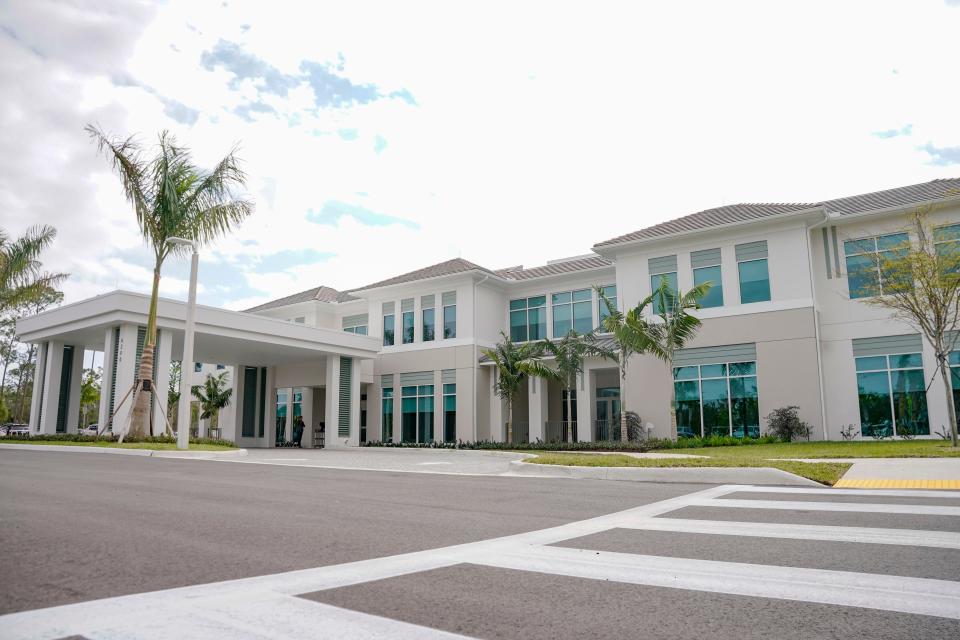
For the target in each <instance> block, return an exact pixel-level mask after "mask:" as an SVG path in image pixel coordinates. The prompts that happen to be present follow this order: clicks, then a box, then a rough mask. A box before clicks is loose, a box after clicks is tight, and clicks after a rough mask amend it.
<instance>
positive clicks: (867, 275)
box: [843, 233, 910, 298]
mask: <svg viewBox="0 0 960 640" xmlns="http://www.w3.org/2000/svg"><path fill="white" fill-rule="evenodd" d="M909 241H910V238H909V236H908V235H907V234H905V233H892V234H889V235H885V236H877V237H875V238H862V239H860V240H847V241H845V242H844V243H843V253H844V255H845V256H846V263H847V284H848V286H849V288H850V297H851V298H867V297H870V296H880V295H883V286H884V282H883V277H882V274H881V273H880V264H879V262H878V260H879V258H882V257H893V256H894V255H895V253H896V252H897V251H898V250H900V249H901V248H902V247H903V246H904V245H905V244H907V243H908V242H909Z"/></svg>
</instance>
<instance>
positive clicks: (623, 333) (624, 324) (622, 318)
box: [596, 287, 649, 442]
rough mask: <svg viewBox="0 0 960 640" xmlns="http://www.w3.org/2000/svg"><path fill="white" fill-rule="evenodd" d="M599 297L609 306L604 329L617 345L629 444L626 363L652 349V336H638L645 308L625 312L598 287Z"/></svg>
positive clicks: (623, 422) (622, 419) (622, 438)
mask: <svg viewBox="0 0 960 640" xmlns="http://www.w3.org/2000/svg"><path fill="white" fill-rule="evenodd" d="M596 289H597V294H598V295H599V296H600V300H601V301H602V302H603V304H604V305H606V307H607V314H608V315H607V317H606V318H604V319H603V330H604V331H606V332H607V333H609V334H610V335H611V336H612V337H613V340H614V343H615V344H616V345H617V348H616V349H615V350H614V351H613V355H614V357H613V358H611V359H613V360H615V361H616V363H617V368H618V369H619V371H620V441H621V442H626V441H627V439H628V437H629V428H628V425H627V418H628V412H627V404H626V399H627V393H626V389H627V364H628V363H629V362H630V358H631V357H632V356H634V355H637V354H642V353H646V352H647V351H648V350H649V337H648V336H647V335H646V334H644V333H642V332H639V333H638V331H637V330H638V328H642V327H643V324H642V323H641V322H640V321H641V320H642V317H643V316H642V314H643V309H642V308H641V307H635V308H633V309H630V310H629V311H627V312H626V313H623V312H622V311H620V310H619V309H617V307H616V305H615V304H613V302H612V301H611V300H610V299H609V298H607V296H606V295H604V293H603V289H602V288H601V287H597V288H596Z"/></svg>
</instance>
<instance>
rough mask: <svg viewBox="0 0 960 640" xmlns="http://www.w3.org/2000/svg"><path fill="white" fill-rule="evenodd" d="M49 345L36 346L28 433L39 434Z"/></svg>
mask: <svg viewBox="0 0 960 640" xmlns="http://www.w3.org/2000/svg"><path fill="white" fill-rule="evenodd" d="M49 351H50V343H48V342H41V343H39V344H37V362H36V369H35V370H34V373H33V394H32V395H31V397H30V433H40V426H41V425H40V418H41V417H42V416H41V415H40V407H41V406H42V405H43V381H44V380H45V379H46V375H47V357H48V353H49Z"/></svg>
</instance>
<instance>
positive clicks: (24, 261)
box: [0, 225, 67, 313]
mask: <svg viewBox="0 0 960 640" xmlns="http://www.w3.org/2000/svg"><path fill="white" fill-rule="evenodd" d="M56 237H57V230H56V229H54V228H53V227H51V226H48V225H38V226H34V227H30V228H29V229H27V230H26V232H25V233H24V234H23V235H22V236H20V237H19V238H17V239H16V240H13V239H11V238H10V236H9V234H8V233H7V232H6V231H4V230H3V229H0V313H6V312H9V311H10V310H12V309H14V308H16V307H19V306H22V305H29V304H30V303H33V302H35V301H37V300H39V299H41V298H43V297H44V296H49V294H50V292H51V291H53V290H54V289H55V288H56V286H57V285H58V284H60V282H61V281H63V279H64V278H66V277H67V275H66V274H64V273H47V272H45V271H43V270H42V264H41V263H40V254H41V253H43V251H44V250H45V249H47V248H48V247H49V246H50V245H51V244H52V243H53V240H54V238H56Z"/></svg>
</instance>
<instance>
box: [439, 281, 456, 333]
mask: <svg viewBox="0 0 960 640" xmlns="http://www.w3.org/2000/svg"><path fill="white" fill-rule="evenodd" d="M441 301H442V302H443V337H444V338H456V337H457V292H456V291H447V292H446V293H444V294H443V295H442V296H441Z"/></svg>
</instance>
